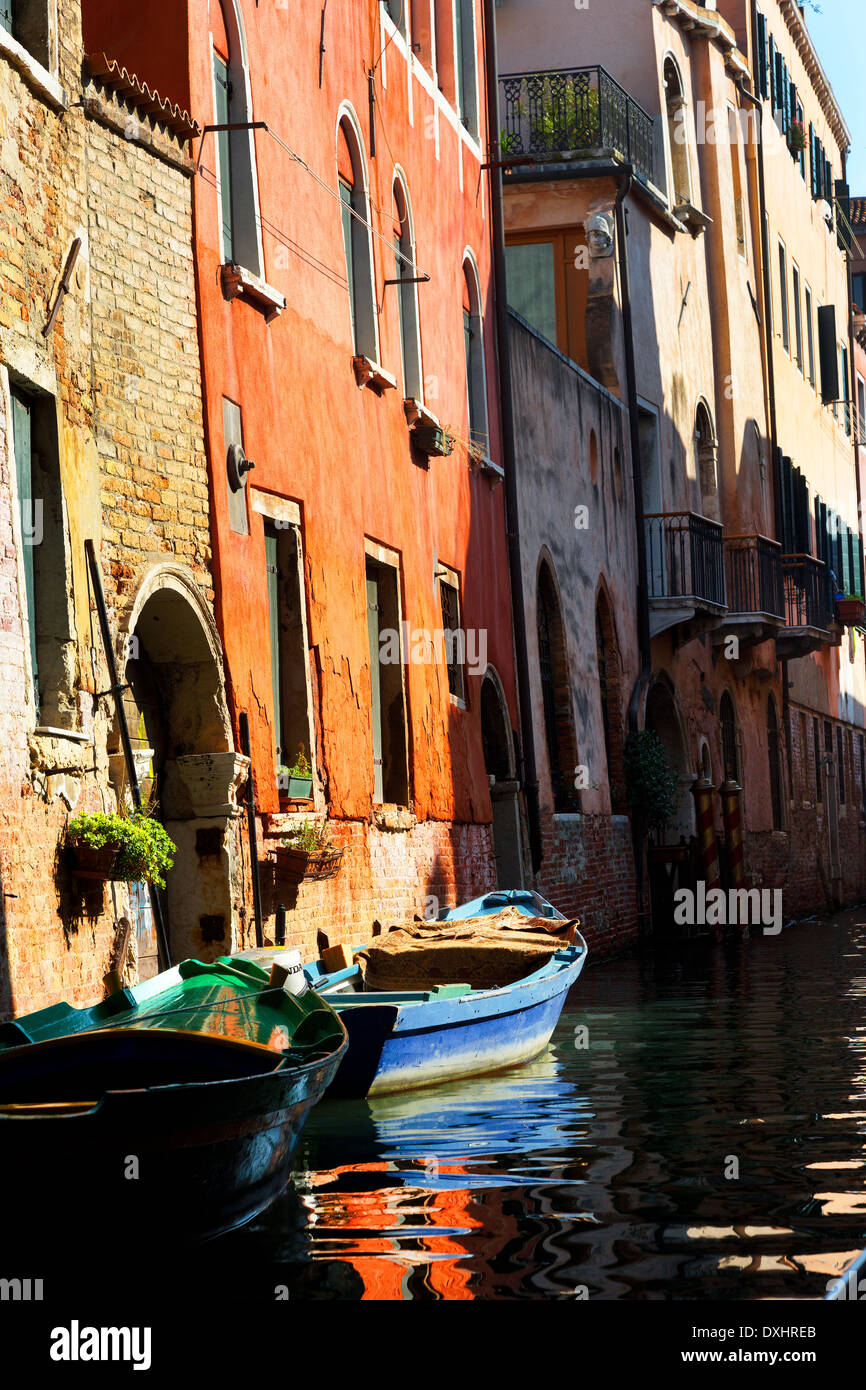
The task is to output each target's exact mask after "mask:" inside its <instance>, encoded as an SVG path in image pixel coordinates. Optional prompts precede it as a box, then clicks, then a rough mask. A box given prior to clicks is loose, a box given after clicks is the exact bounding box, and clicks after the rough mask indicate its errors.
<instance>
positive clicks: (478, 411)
mask: <svg viewBox="0 0 866 1390" xmlns="http://www.w3.org/2000/svg"><path fill="white" fill-rule="evenodd" d="M463 342H464V350H465V356H466V395H467V399H468V405H469V442H470V444H471V445H473V446H475V447H477V448H480V449H482V450H483V452H484V453H485V454H486V453H487V452H488V449H489V447H490V445H489V440H488V434H487V383H486V379H485V373H484V324H483V320H482V318H481V289H480V286H479V283H478V274H477V271H476V269H475V266H474V265H473V263H472V262H471V261H470V260H469V259H468V257H467V259H466V260H465V261H464V262H463Z"/></svg>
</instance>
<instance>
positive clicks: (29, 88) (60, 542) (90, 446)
mask: <svg viewBox="0 0 866 1390" xmlns="http://www.w3.org/2000/svg"><path fill="white" fill-rule="evenodd" d="M58 25H59V34H60V66H59V72H58V73H57V77H58V79H59V82H60V84H61V85H62V87H63V88H64V89H65V91H66V93H67V98H68V102H69V106H68V109H66V110H65V111H57V110H55V109H54V107H53V105H52V103H51V101H50V100H46V98H45V96H44V94H42V93H40V92H39V90H38V83H36V84H34V82H33V80H28V78H27V77H26V75H22V74H21V73H19V72H18V71H17V70H16V69H14V68H13V67H11V66H10V65H9V64H7V63H6V62H3V63H2V64H0V138H2V141H3V145H4V159H3V163H2V167H0V366H2V368H3V369H4V370H3V371H2V374H0V376H2V383H3V389H2V390H0V658H2V665H3V679H2V693H0V890H2V895H3V896H2V899H0V1017H2V1016H5V1015H8V1014H9V1013H23V1012H28V1011H29V1010H32V1009H34V1008H37V1007H40V1006H42V1005H44V1004H47V1003H49V1002H52V1001H54V1000H56V999H59V998H67V999H69V1000H70V1001H72V1002H76V1003H89V1002H93V1001H94V1000H96V999H98V998H99V997H100V996H101V994H102V983H101V982H102V976H103V974H104V973H105V971H106V969H107V968H108V966H109V963H110V956H111V951H112V946H113V941H114V936H115V923H116V919H117V918H118V917H119V915H120V914H121V912H122V911H123V910H124V904H125V898H124V891H123V889H122V887H121V886H119V885H110V886H108V887H107V888H106V889H105V891H104V894H103V893H102V892H101V891H98V892H97V893H95V894H92V895H90V896H89V897H88V899H87V900H86V902H83V901H82V900H81V899H80V898H78V897H77V896H73V892H72V881H71V879H70V876H69V873H68V869H67V866H66V861H65V857H64V854H63V846H62V841H63V833H64V830H65V826H66V823H67V820H68V817H69V814H70V811H71V809H72V808H73V807H74V809H75V811H76V812H77V811H91V810H99V809H114V807H115V806H116V796H115V793H114V790H113V789H112V787H111V784H110V782H109V778H108V767H107V759H106V750H107V747H108V742H109V737H110V733H111V719H110V716H111V710H110V702H107V701H105V700H104V699H103V700H102V701H100V702H98V703H97V702H96V701H94V699H93V694H94V692H95V691H97V690H102V691H104V690H105V689H106V687H107V685H108V678H107V672H106V668H105V665H104V662H103V661H102V660H101V658H98V660H97V666H96V669H95V670H94V669H93V666H92V662H91V658H90V649H91V646H93V647H96V648H98V645H99V638H98V634H97V629H96V625H95V615H93V614H92V613H91V605H90V600H89V593H88V583H87V575H86V569H85V563H84V550H83V544H84V540H85V538H87V537H92V538H93V539H94V540H95V541H96V542H97V545H98V547H99V553H100V558H101V564H102V574H103V582H104V585H105V590H106V598H107V602H108V606H109V610H110V615H111V622H112V626H113V629H114V630H115V631H116V630H117V626H118V624H119V623H120V622H121V621H122V618H123V616H124V612H125V610H126V609H127V608H128V606H129V604H130V603H131V601H132V596H133V594H134V592H135V590H136V588H137V586H138V584H139V582H140V580H141V577H142V575H143V574H144V573H145V571H146V569H147V568H148V567H149V566H151V565H153V564H154V562H156V561H159V560H166V561H171V562H173V563H175V564H181V565H183V566H185V567H186V568H187V569H189V570H190V571H191V573H192V575H193V576H194V578H195V580H196V581H197V583H198V585H199V588H200V590H201V592H202V594H203V596H204V598H205V601H206V602H209V601H210V600H211V598H212V580H211V574H210V555H211V552H210V529H209V509H208V487H207V472H206V463H205V454H204V442H203V430H202V418H201V387H200V376H199V354H198V341H197V336H196V327H195V323H196V321H195V290H194V278H193V261H192V250H191V234H192V229H191V189H190V177H189V168H188V158H187V154H186V146H185V145H184V144H183V143H182V142H181V141H180V140H179V139H178V138H177V137H176V136H175V135H174V134H173V133H172V132H171V131H170V130H168V129H166V128H165V127H164V126H163V125H161V124H160V123H159V122H158V121H156V120H154V119H152V118H150V117H148V116H147V115H145V114H143V113H141V112H136V111H135V109H134V108H133V106H132V105H131V104H130V103H129V102H128V101H126V100H125V99H123V98H120V97H118V96H115V95H114V94H112V93H111V92H110V91H109V90H107V89H104V88H101V87H99V86H96V85H94V84H92V83H85V86H84V89H83V90H82V60H83V57H84V55H83V51H82V45H81V37H80V9H79V5H78V4H77V3H75V2H74V0H60V3H59V5H58ZM82 98H83V99H84V104H83V105H82ZM7 156H8V157H7ZM184 166H187V167H186V168H185V167H184ZM75 237H79V238H81V241H82V248H81V253H80V255H79V259H78V263H77V265H76V268H75V272H74V274H73V277H72V280H71V283H70V286H69V293H68V295H67V296H66V297H65V299H64V300H63V303H62V306H61V308H60V311H59V314H58V316H57V319H56V322H55V325H54V327H53V330H52V332H51V333H50V334H49V335H48V336H47V337H45V336H43V334H42V329H43V326H44V324H45V322H46V318H47V315H48V312H49V310H50V307H51V305H52V303H53V302H54V299H55V297H56V295H57V290H58V285H59V278H60V274H61V272H62V269H63V266H64V263H65V261H66V257H67V254H68V252H69V249H70V247H71V245H72V242H73V239H74V238H75ZM7 382H9V383H17V384H19V385H25V386H26V387H27V388H28V389H31V390H33V389H36V390H39V391H41V392H43V393H47V394H44V395H43V397H42V399H43V400H50V398H51V397H52V396H53V397H54V399H55V400H56V402H57V415H58V445H59V469H60V478H61V482H62V486H63V492H64V504H65V512H64V516H63V535H62V536H59V535H53V534H51V533H50V531H49V532H47V533H46V536H45V540H44V542H43V543H44V544H46V545H51V546H53V547H55V548H57V549H58V551H62V552H63V553H64V555H65V567H66V568H65V587H66V592H67V598H68V604H69V620H70V625H71V627H72V630H73V632H74V633H75V634H76V636H77V654H76V656H75V659H74V662H73V666H74V669H71V670H69V672H68V679H69V686H70V689H69V699H70V702H71V706H72V708H73V709H74V708H75V707H76V706H77V709H78V720H77V727H76V729H75V731H74V732H75V733H76V734H77V735H78V737H60V738H58V737H56V736H53V735H45V734H35V733H34V727H35V710H34V706H33V702H32V697H31V693H30V677H29V668H28V657H27V651H28V644H27V640H26V635H25V627H24V623H23V618H22V607H21V602H20V580H21V576H20V573H19V565H18V556H19V553H20V524H18V523H17V522H16V518H15V514H14V512H15V509H14V508H13V505H12V486H13V474H14V463H13V455H12V447H11V437H10V430H9V428H8V420H7V409H6V399H7V398H6V384H7ZM16 532H17V534H16ZM75 645H76V644H75V642H73V644H72V646H73V649H74V648H75ZM115 737H116V735H115Z"/></svg>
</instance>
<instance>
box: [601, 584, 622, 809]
mask: <svg viewBox="0 0 866 1390" xmlns="http://www.w3.org/2000/svg"><path fill="white" fill-rule="evenodd" d="M595 656H596V666H597V668H598V688H599V695H600V697H601V719H602V728H603V731H604V751H605V756H606V758H607V779H608V786H609V788H610V799H611V807H612V808H614V809H616V805H617V804H618V801H619V792H618V789H619V788H620V787H621V786H622V785H623V782H624V772H623V762H622V757H623V745H622V719H621V717H620V697H619V651H618V647H617V641H616V631H615V629H614V625H613V618H612V616H611V612H610V606H609V604H608V601H607V597H606V595H605V594H604V593H601V594H599V598H598V603H597V605H596V609H595Z"/></svg>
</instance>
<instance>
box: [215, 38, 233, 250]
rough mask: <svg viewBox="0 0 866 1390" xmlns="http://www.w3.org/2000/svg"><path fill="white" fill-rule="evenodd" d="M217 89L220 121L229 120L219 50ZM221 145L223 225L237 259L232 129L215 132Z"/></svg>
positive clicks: (225, 77)
mask: <svg viewBox="0 0 866 1390" xmlns="http://www.w3.org/2000/svg"><path fill="white" fill-rule="evenodd" d="M213 89H214V110H215V114H216V125H228V123H229V73H228V67H227V66H226V63H225V62H224V60H223V59H222V58H221V57H220V56H219V54H218V53H214V55H213ZM214 138H215V139H216V148H217V161H218V163H217V177H218V179H219V191H220V226H221V229H222V242H223V257H224V258H225V260H226V261H227V262H230V261H233V260H234V236H233V226H232V166H231V140H230V132H229V131H227V130H218V131H217V132H216V134H215V137H214Z"/></svg>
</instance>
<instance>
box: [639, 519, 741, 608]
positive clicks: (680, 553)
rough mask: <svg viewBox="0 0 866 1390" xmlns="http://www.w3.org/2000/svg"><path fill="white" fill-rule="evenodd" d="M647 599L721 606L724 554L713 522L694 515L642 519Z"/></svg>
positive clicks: (723, 601) (719, 529)
mask: <svg viewBox="0 0 866 1390" xmlns="http://www.w3.org/2000/svg"><path fill="white" fill-rule="evenodd" d="M644 530H645V534H646V553H647V583H648V586H649V596H650V598H695V599H698V600H699V601H702V602H704V603H712V604H716V605H717V606H718V607H720V608H724V606H725V552H724V544H723V538H722V528H721V526H720V525H719V523H718V522H717V521H710V520H709V518H708V517H705V516H698V514H697V513H696V512H653V513H650V514H648V515H647V516H645V517H644Z"/></svg>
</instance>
